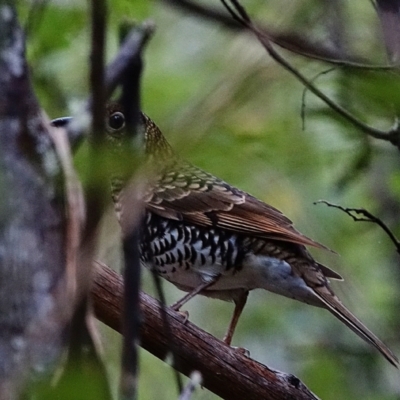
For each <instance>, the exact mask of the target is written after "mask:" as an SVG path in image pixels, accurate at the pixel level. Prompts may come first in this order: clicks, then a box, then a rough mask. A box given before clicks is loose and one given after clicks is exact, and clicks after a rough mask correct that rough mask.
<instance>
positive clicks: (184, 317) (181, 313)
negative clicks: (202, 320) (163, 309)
mask: <svg viewBox="0 0 400 400" xmlns="http://www.w3.org/2000/svg"><path fill="white" fill-rule="evenodd" d="M176 312H177V313H178V314H179V315H180V316H182V317H183V321H182V324H184V325H185V324H186V322H187V321H188V319H189V311H186V310H185V311H177V310H176Z"/></svg>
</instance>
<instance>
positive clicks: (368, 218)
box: [314, 200, 400, 254]
mask: <svg viewBox="0 0 400 400" xmlns="http://www.w3.org/2000/svg"><path fill="white" fill-rule="evenodd" d="M320 203H322V204H326V205H327V206H328V207H333V208H337V209H338V210H341V211H344V212H345V213H346V214H347V215H349V216H350V217H351V218H353V220H354V221H356V222H359V221H364V222H372V223H374V224H377V225H379V226H380V227H381V228H382V229H383V231H384V232H385V233H386V234H387V235H388V236H389V238H390V240H391V241H392V243H393V244H394V245H395V247H396V251H397V253H398V254H400V241H399V240H398V239H397V238H396V236H395V235H394V233H393V232H392V231H391V230H390V228H389V227H388V226H387V225H386V224H385V223H384V222H383V221H382V220H381V219H380V218H378V217H375V215H373V214H371V213H370V212H369V211H367V210H366V209H364V208H348V207H343V206H340V205H338V204H333V203H330V202H329V201H326V200H319V201H315V202H314V204H320ZM357 215H362V217H358V216H357Z"/></svg>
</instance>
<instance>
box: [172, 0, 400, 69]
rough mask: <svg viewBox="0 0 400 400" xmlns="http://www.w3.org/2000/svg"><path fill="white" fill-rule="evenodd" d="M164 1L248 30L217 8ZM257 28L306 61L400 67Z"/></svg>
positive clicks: (183, 0)
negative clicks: (372, 62)
mask: <svg viewBox="0 0 400 400" xmlns="http://www.w3.org/2000/svg"><path fill="white" fill-rule="evenodd" d="M164 1H165V2H166V3H167V4H169V5H171V6H172V7H175V8H178V9H181V10H185V11H188V12H190V13H191V14H192V15H196V16H199V17H201V18H204V19H208V20H210V21H214V22H218V23H220V24H221V25H223V26H224V27H225V28H228V29H231V30H233V31H237V32H240V31H243V30H246V28H245V27H244V26H243V25H242V24H240V23H239V22H237V21H235V20H234V19H232V18H229V16H228V15H226V14H225V13H223V12H221V11H219V10H218V9H216V8H213V7H206V6H203V5H202V4H199V3H196V2H194V1H191V0H164ZM257 26H258V28H259V29H260V30H261V31H262V32H263V33H264V34H265V35H266V36H268V38H269V39H270V40H271V42H273V43H275V44H276V45H278V46H279V47H281V48H283V49H285V50H288V51H290V52H292V53H295V54H297V55H299V56H302V57H306V58H310V59H313V60H316V61H321V62H325V63H329V64H333V65H336V66H341V67H346V68H357V69H366V70H393V69H394V68H396V67H398V65H397V64H391V65H378V64H369V63H368V61H366V60H365V59H363V58H361V57H358V56H353V55H346V56H345V57H344V56H343V53H342V52H339V51H337V50H336V49H334V48H332V47H328V46H326V45H325V44H324V43H322V42H314V41H311V40H310V39H308V38H306V37H300V36H298V35H294V34H292V33H285V32H284V33H282V32H276V31H274V30H273V29H272V28H271V27H267V26H265V25H262V26H261V25H260V24H257Z"/></svg>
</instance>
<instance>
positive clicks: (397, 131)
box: [221, 0, 400, 149]
mask: <svg viewBox="0 0 400 400" xmlns="http://www.w3.org/2000/svg"><path fill="white" fill-rule="evenodd" d="M221 1H222V3H223V4H225V1H226V0H221ZM229 1H230V3H231V5H232V6H233V7H234V8H235V9H234V11H235V13H236V15H235V16H234V18H235V19H241V22H242V23H243V24H244V25H246V26H247V28H248V29H249V30H250V31H251V32H253V33H254V35H255V36H256V37H257V39H258V40H259V42H260V43H261V44H262V45H263V47H264V48H265V50H266V51H267V52H268V54H269V55H270V56H271V57H272V58H273V59H274V60H275V61H276V62H277V63H278V64H279V65H281V66H282V67H283V68H285V69H286V70H287V71H289V72H290V73H291V74H292V75H294V76H295V77H296V78H297V79H298V80H299V81H300V82H301V83H302V84H303V85H304V86H305V87H306V88H307V89H308V90H310V91H311V92H312V93H314V94H315V95H316V96H317V97H319V98H320V99H321V100H322V101H323V102H325V103H326V104H327V105H328V106H329V107H330V108H331V109H332V110H334V111H335V112H336V113H338V114H339V115H341V116H342V117H343V118H345V119H346V120H347V121H349V122H350V123H352V124H353V125H354V126H355V127H357V128H358V129H360V130H361V131H363V132H364V133H366V134H367V135H369V136H372V137H374V138H375V139H381V140H385V141H388V142H390V143H392V144H393V145H395V146H396V147H398V148H399V149H400V127H399V125H398V124H397V122H395V123H394V125H393V127H392V128H391V129H389V130H388V131H382V130H380V129H377V128H374V127H372V126H369V125H367V124H366V123H364V122H362V121H361V120H360V119H358V118H357V117H355V116H354V115H353V114H352V113H350V112H349V111H348V110H346V109H345V108H343V107H342V106H340V105H339V104H338V103H336V102H335V101H333V100H332V99H331V98H330V97H329V96H327V95H326V94H325V93H323V92H322V91H321V90H320V89H318V88H317V87H316V86H315V85H313V83H312V82H311V81H310V80H309V79H308V78H306V77H305V75H303V74H302V73H301V72H300V71H299V70H297V69H296V68H295V67H294V66H293V65H292V64H291V63H289V62H288V61H287V60H286V59H285V58H284V57H283V56H281V55H280V54H279V53H278V52H277V51H276V50H275V49H274V47H273V46H272V44H271V41H270V38H269V37H268V36H267V35H266V34H265V33H264V32H262V31H261V30H260V29H258V28H257V27H256V26H255V25H254V24H253V22H252V21H251V19H250V17H249V16H248V14H247V13H246V11H245V10H244V8H243V6H242V5H241V4H240V3H239V2H238V1H237V0H229ZM227 9H228V11H229V12H232V8H231V7H230V6H229V7H228V8H227Z"/></svg>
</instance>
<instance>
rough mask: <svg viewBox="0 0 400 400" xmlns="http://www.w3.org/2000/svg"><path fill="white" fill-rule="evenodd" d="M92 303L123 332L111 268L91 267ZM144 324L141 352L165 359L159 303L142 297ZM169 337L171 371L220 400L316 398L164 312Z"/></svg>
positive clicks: (117, 280) (119, 288) (118, 285)
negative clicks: (197, 378) (198, 379)
mask: <svg viewBox="0 0 400 400" xmlns="http://www.w3.org/2000/svg"><path fill="white" fill-rule="evenodd" d="M94 270H95V279H94V285H93V288H92V298H93V302H94V308H95V312H96V315H97V317H98V318H99V319H100V320H101V321H102V322H104V323H105V324H107V325H108V326H110V327H111V328H113V329H115V330H117V331H119V332H120V331H121V323H120V321H121V307H122V293H123V281H122V277H121V276H120V275H118V274H117V273H116V272H114V271H113V270H111V269H110V268H108V267H106V266H104V265H102V264H100V263H98V262H97V263H95V265H94ZM140 302H141V309H142V314H143V317H144V318H143V324H142V328H141V341H142V347H143V348H144V349H146V350H147V351H149V352H150V353H152V354H153V355H155V356H156V357H158V358H160V359H161V360H165V359H166V358H167V356H168V354H169V353H170V348H169V345H170V340H171V338H170V337H169V336H167V334H166V332H165V329H164V324H163V320H162V317H161V307H160V303H159V302H157V301H156V300H155V299H153V298H152V297H150V296H149V295H147V294H145V293H141V296H140ZM166 312H167V317H168V323H169V326H170V331H171V332H172V335H173V336H172V338H173V340H174V341H176V346H175V348H176V349H177V354H176V355H175V357H176V358H177V360H178V361H179V362H178V363H177V364H176V365H174V367H175V368H177V369H178V370H179V371H180V372H182V373H183V374H185V375H187V376H190V374H191V373H192V371H193V370H197V371H199V372H200V373H201V375H202V384H203V385H204V387H206V388H207V389H209V390H211V391H212V392H214V393H215V394H217V395H218V396H220V397H222V398H224V399H229V400H239V399H246V400H259V399H265V400H269V399H270V400H279V399H298V400H312V399H313V400H315V399H317V397H316V396H315V395H314V394H313V393H311V392H310V391H309V390H308V389H307V387H306V386H305V385H304V384H303V383H302V382H301V381H300V380H299V379H298V378H296V377H295V376H293V375H291V374H286V373H283V372H279V371H275V370H272V369H270V368H268V367H266V366H264V365H262V364H260V363H258V362H256V361H254V360H252V359H251V358H248V357H246V356H244V355H243V354H241V353H240V352H238V351H237V350H235V349H233V348H231V347H229V346H227V345H226V344H224V343H223V342H222V341H220V340H218V339H216V338H214V337H213V336H211V335H210V334H208V333H206V332H204V331H202V330H201V329H199V328H197V327H196V326H195V325H193V324H192V323H190V322H186V323H183V322H182V315H180V314H179V313H177V312H175V311H173V310H171V309H167V310H166Z"/></svg>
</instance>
